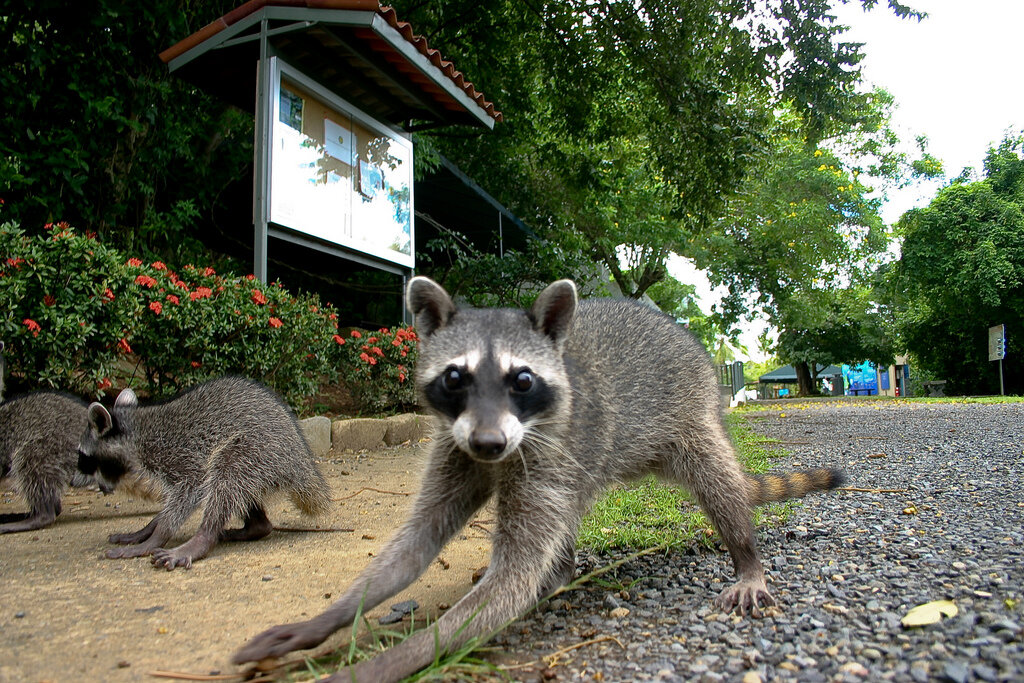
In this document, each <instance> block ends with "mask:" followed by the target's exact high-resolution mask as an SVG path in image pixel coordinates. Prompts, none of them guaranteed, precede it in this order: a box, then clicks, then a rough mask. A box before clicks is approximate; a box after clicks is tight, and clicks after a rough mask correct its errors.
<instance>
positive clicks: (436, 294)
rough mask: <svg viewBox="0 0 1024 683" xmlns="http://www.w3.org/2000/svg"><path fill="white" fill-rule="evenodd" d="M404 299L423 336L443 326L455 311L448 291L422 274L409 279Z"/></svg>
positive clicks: (417, 329)
mask: <svg viewBox="0 0 1024 683" xmlns="http://www.w3.org/2000/svg"><path fill="white" fill-rule="evenodd" d="M405 301H406V306H408V307H409V312H410V313H412V314H413V315H414V316H416V331H417V332H419V333H420V334H421V335H423V336H424V337H428V336H430V335H431V334H433V333H434V332H435V331H436V330H437V329H438V328H440V327H444V326H445V325H446V324H447V323H448V320H449V319H451V317H452V315H453V314H454V313H455V304H454V303H452V298H451V297H450V296H448V292H446V291H444V288H443V287H441V285H439V284H437V283H436V282H434V281H433V280H431V279H430V278H429V277H423V276H422V275H420V276H417V277H414V278H413V279H411V280H409V286H408V287H407V288H406V292H405Z"/></svg>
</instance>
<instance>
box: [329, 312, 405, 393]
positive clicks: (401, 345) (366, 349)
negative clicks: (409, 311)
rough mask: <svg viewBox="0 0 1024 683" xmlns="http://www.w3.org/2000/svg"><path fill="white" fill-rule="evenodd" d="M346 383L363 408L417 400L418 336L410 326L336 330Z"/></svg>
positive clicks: (335, 342)
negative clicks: (415, 372) (413, 370)
mask: <svg viewBox="0 0 1024 683" xmlns="http://www.w3.org/2000/svg"><path fill="white" fill-rule="evenodd" d="M332 340H333V343H334V344H335V345H336V346H337V351H338V355H339V358H340V363H339V366H340V367H341V369H342V378H343V379H344V380H345V385H346V386H347V387H348V388H349V391H351V392H352V397H353V398H354V399H355V400H356V401H357V402H358V403H359V404H360V405H361V406H363V407H364V408H368V409H371V410H381V409H384V408H389V407H392V406H401V405H412V404H413V403H415V402H416V388H415V386H414V384H413V380H412V368H413V367H414V366H415V364H416V355H417V349H418V343H419V338H418V337H417V336H416V331H415V330H413V328H412V327H392V328H387V327H382V328H381V329H379V330H377V331H376V332H368V331H360V330H350V331H349V332H348V334H347V335H341V334H335V335H333V336H332Z"/></svg>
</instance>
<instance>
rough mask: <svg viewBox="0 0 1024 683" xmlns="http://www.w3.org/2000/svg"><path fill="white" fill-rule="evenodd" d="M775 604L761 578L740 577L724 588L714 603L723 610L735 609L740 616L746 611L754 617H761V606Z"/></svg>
mask: <svg viewBox="0 0 1024 683" xmlns="http://www.w3.org/2000/svg"><path fill="white" fill-rule="evenodd" d="M774 604H775V598H773V597H772V596H771V593H769V592H768V586H767V585H765V582H764V579H763V578H757V579H742V580H740V581H737V582H736V583H735V584H733V585H732V586H730V587H729V588H726V589H725V590H724V591H722V593H721V594H720V595H719V596H718V597H717V598H715V605H717V606H718V607H719V608H720V609H722V610H723V611H725V612H731V611H733V610H736V611H737V612H739V613H740V614H741V615H742V616H746V615H747V612H749V613H750V616H752V617H754V618H755V619H759V618H760V617H761V608H762V607H768V606H769V605H774Z"/></svg>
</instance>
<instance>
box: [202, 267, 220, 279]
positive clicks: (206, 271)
mask: <svg viewBox="0 0 1024 683" xmlns="http://www.w3.org/2000/svg"><path fill="white" fill-rule="evenodd" d="M216 274H217V271H215V270H214V269H213V268H210V267H209V266H207V267H206V268H204V269H203V275H205V276H206V277H210V276H211V275H216Z"/></svg>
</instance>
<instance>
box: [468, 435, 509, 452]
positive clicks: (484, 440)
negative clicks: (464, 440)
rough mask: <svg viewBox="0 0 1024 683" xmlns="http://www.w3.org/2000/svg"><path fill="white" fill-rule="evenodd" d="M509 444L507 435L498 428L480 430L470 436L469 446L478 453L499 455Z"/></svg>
mask: <svg viewBox="0 0 1024 683" xmlns="http://www.w3.org/2000/svg"><path fill="white" fill-rule="evenodd" d="M507 444H508V440H507V439H505V435H504V434H502V433H501V432H500V431H498V430H497V429H483V430H478V431H475V432H473V434H472V435H471V436H470V437H469V447H470V448H472V449H473V452H475V453H477V454H478V455H491V456H494V455H498V454H499V453H501V452H502V451H503V450H505V446H506V445H507Z"/></svg>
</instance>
